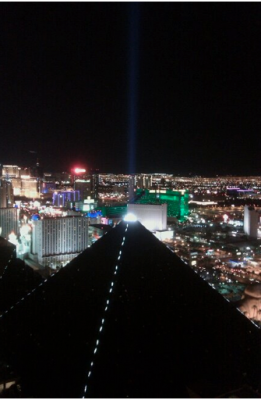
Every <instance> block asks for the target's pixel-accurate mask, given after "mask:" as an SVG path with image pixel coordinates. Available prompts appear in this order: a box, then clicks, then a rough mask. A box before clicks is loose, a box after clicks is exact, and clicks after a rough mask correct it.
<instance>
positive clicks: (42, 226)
mask: <svg viewBox="0 0 261 400" xmlns="http://www.w3.org/2000/svg"><path fill="white" fill-rule="evenodd" d="M87 247H88V219H87V218H84V217H78V216H77V217H76V216H73V217H60V218H44V219H40V220H38V221H34V226H33V232H32V256H33V259H34V260H37V261H38V263H39V264H40V265H42V266H46V265H50V266H51V267H53V268H55V267H56V266H60V265H61V264H62V265H65V264H67V263H68V262H69V261H71V260H72V259H73V258H75V257H76V256H77V255H78V254H80V253H81V252H82V251H83V250H85V249H86V248H87Z"/></svg>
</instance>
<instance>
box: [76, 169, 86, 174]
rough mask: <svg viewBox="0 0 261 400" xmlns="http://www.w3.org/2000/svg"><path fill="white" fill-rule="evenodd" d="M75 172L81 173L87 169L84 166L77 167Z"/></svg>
mask: <svg viewBox="0 0 261 400" xmlns="http://www.w3.org/2000/svg"><path fill="white" fill-rule="evenodd" d="M74 172H75V173H76V174H81V173H83V172H86V169H84V168H75V169H74Z"/></svg>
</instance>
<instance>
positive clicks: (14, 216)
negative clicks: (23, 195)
mask: <svg viewBox="0 0 261 400" xmlns="http://www.w3.org/2000/svg"><path fill="white" fill-rule="evenodd" d="M0 230H1V232H0V236H2V237H4V238H8V235H10V233H11V232H14V233H15V234H16V235H17V233H18V210H17V208H11V207H10V208H0Z"/></svg>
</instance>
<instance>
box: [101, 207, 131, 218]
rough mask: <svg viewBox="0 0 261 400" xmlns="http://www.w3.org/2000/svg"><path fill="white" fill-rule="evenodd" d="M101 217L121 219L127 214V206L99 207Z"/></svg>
mask: <svg viewBox="0 0 261 400" xmlns="http://www.w3.org/2000/svg"><path fill="white" fill-rule="evenodd" d="M99 210H101V212H102V216H103V217H107V218H121V217H122V216H123V215H125V214H126V212H127V204H124V205H123V204H122V205H115V206H102V207H99Z"/></svg>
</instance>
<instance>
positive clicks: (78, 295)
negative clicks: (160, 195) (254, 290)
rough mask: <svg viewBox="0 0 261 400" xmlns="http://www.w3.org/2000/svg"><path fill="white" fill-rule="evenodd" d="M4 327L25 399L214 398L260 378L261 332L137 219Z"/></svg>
mask: <svg viewBox="0 0 261 400" xmlns="http://www.w3.org/2000/svg"><path fill="white" fill-rule="evenodd" d="M1 329H2V337H1V338H0V339H1V342H2V343H4V348H5V356H6V357H7V358H8V360H9V361H10V363H11V365H12V366H13V367H14V368H15V370H16V371H17V373H18V374H19V375H20V376H21V383H22V392H23V395H24V397H36V398H37V397H47V398H49V397H82V396H83V395H85V397H188V392H187V388H192V389H195V388H196V389H197V393H198V394H199V395H201V396H203V397H213V396H218V395H222V394H223V393H224V392H226V391H229V390H232V389H235V388H238V387H240V386H242V385H243V384H244V383H247V384H249V385H251V386H252V387H253V386H254V388H257V387H258V385H259V381H260V371H261V368H260V367H261V348H260V343H261V341H260V332H259V330H257V329H256V328H255V327H254V326H253V325H252V324H251V323H250V322H249V321H248V320H247V319H246V318H245V317H244V316H242V315H241V314H240V313H239V312H238V311H237V310H235V309H234V308H233V306H231V305H230V304H229V303H228V302H227V301H226V300H224V299H223V298H222V297H221V296H220V295H219V294H218V293H217V292H215V291H214V290H213V289H212V288H211V287H209V286H208V284H207V283H206V282H204V281H202V280H201V278H199V277H198V276H197V275H196V274H195V273H194V272H193V271H192V270H191V269H190V268H189V267H188V266H187V265H186V264H184V263H183V262H182V261H181V260H180V259H179V258H178V257H176V256H175V254H173V253H172V252H171V251H170V250H169V249H167V248H166V247H165V245H163V244H162V243H161V242H159V241H158V240H157V239H156V238H155V237H154V236H153V235H152V234H151V233H150V232H149V231H147V230H146V229H145V228H144V227H143V226H142V225H141V224H140V223H138V222H136V223H129V224H127V223H126V222H121V223H120V224H119V225H118V226H117V227H116V228H115V229H112V230H111V231H110V232H109V233H108V234H106V235H105V236H104V237H103V238H102V239H100V240H99V241H98V242H96V243H95V244H94V245H93V246H92V247H91V248H90V249H88V250H86V251H84V252H83V253H82V254H81V255H80V256H78V257H77V258H76V259H74V260H73V261H72V262H71V263H70V264H69V265H68V266H66V267H65V268H64V269H62V270H61V271H60V272H59V273H57V274H55V275H54V276H53V277H51V278H49V279H48V280H47V281H46V282H44V284H43V285H42V286H39V287H38V288H37V289H36V290H35V291H34V292H32V293H31V294H30V295H29V296H26V298H25V299H24V300H22V301H21V302H20V303H19V304H18V305H16V306H15V307H14V308H13V309H12V310H10V311H9V312H8V313H6V314H4V316H3V317H2V318H1ZM92 363H93V364H92Z"/></svg>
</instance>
